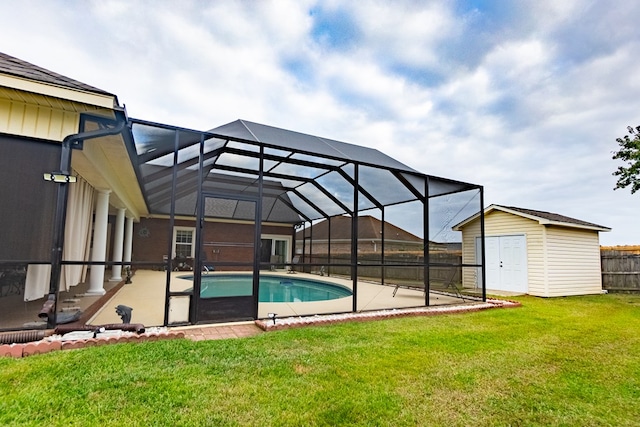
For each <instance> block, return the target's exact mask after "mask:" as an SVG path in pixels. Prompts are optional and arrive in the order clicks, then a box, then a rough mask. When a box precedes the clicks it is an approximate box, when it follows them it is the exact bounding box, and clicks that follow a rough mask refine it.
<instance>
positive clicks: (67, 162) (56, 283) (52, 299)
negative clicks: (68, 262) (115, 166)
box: [40, 121, 126, 328]
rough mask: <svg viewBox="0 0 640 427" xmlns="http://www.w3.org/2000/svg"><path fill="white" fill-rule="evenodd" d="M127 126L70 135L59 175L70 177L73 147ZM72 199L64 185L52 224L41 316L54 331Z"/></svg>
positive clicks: (60, 189)
mask: <svg viewBox="0 0 640 427" xmlns="http://www.w3.org/2000/svg"><path fill="white" fill-rule="evenodd" d="M125 126H126V121H122V122H120V123H117V124H116V125H115V126H114V127H112V128H106V129H98V130H92V131H87V132H80V133H76V134H72V135H67V136H66V137H65V138H64V140H63V141H62V151H61V153H60V171H59V173H60V174H62V175H67V176H69V175H70V174H71V171H70V169H71V150H72V148H73V147H74V146H77V147H81V145H80V142H81V141H85V140H87V139H94V138H100V137H103V136H109V135H117V134H119V133H121V132H122V130H123V129H124V128H125ZM68 195H69V183H68V182H61V183H60V187H58V198H57V200H56V210H55V216H54V222H53V237H52V243H51V278H50V281H49V297H48V298H47V301H46V302H45V304H44V306H43V311H41V312H40V317H45V316H46V318H47V327H48V328H54V327H55V326H56V323H57V308H58V307H57V299H58V291H59V290H60V274H61V271H62V265H61V263H62V248H63V246H64V231H65V225H66V220H67V198H68Z"/></svg>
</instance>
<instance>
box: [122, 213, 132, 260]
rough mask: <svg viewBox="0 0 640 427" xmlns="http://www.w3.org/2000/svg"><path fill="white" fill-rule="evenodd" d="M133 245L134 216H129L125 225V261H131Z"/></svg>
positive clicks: (123, 257) (123, 256)
mask: <svg viewBox="0 0 640 427" xmlns="http://www.w3.org/2000/svg"><path fill="white" fill-rule="evenodd" d="M132 247H133V217H127V221H126V223H125V226H124V254H123V255H122V261H123V262H131V248H132Z"/></svg>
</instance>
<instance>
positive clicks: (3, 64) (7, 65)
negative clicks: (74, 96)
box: [0, 52, 115, 96]
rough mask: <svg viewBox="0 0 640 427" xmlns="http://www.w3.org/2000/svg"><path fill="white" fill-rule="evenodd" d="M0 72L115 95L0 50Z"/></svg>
mask: <svg viewBox="0 0 640 427" xmlns="http://www.w3.org/2000/svg"><path fill="white" fill-rule="evenodd" d="M0 72H1V73H3V74H8V75H12V76H15V77H21V78H23V79H28V80H33V81H36V82H40V83H48V84H52V85H56V86H62V87H65V88H67V89H74V90H81V91H87V92H93V93H98V94H102V95H109V96H115V95H113V94H112V93H109V92H107V91H104V90H102V89H98V88H96V87H94V86H90V85H88V84H85V83H82V82H79V81H77V80H74V79H71V78H69V77H65V76H63V75H61V74H58V73H54V72H53V71H49V70H47V69H46V68H42V67H38V66H37V65H34V64H32V63H30V62H27V61H23V60H22V59H18V58H15V57H13V56H10V55H7V54H6V53H2V52H0Z"/></svg>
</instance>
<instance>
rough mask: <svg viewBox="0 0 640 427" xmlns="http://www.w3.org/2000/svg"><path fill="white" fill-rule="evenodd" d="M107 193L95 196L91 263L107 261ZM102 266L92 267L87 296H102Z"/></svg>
mask: <svg viewBox="0 0 640 427" xmlns="http://www.w3.org/2000/svg"><path fill="white" fill-rule="evenodd" d="M109 193H111V190H98V191H97V196H96V214H95V222H94V224H93V247H92V250H91V261H94V262H104V261H106V260H107V257H106V255H107V229H108V223H109ZM104 267H105V266H104V265H92V266H91V275H90V277H89V290H87V295H104V294H105V290H104V270H105V269H104Z"/></svg>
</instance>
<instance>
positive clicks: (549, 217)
mask: <svg viewBox="0 0 640 427" xmlns="http://www.w3.org/2000/svg"><path fill="white" fill-rule="evenodd" d="M493 211H501V212H506V213H509V214H512V215H517V216H520V217H523V218H527V219H530V220H533V221H537V222H538V223H539V224H540V225H545V226H558V227H569V228H579V229H584V230H593V231H611V228H609V227H605V226H603V225H598V224H594V223H591V222H587V221H582V220H580V219H575V218H571V217H568V216H565V215H560V214H557V213H552V212H545V211H538V210H533V209H525V208H519V207H515V206H502V205H491V206H489V207H487V208H486V209H485V210H484V214H485V216H488V215H489V214H490V213H491V212H493ZM478 217H479V214H475V215H473V216H471V217H469V218H467V219H465V220H464V221H462V222H460V223H458V224H456V225H455V226H453V229H454V230H460V229H461V228H463V227H465V226H466V225H468V224H469V223H471V222H473V221H475V220H477V219H478Z"/></svg>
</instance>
